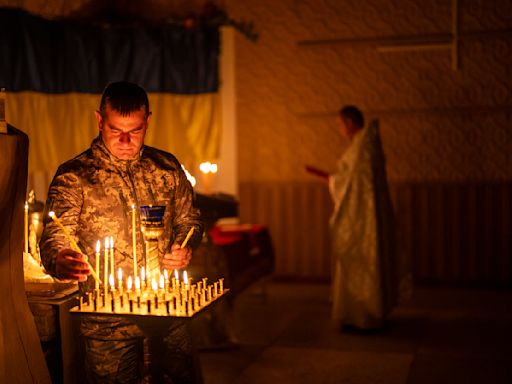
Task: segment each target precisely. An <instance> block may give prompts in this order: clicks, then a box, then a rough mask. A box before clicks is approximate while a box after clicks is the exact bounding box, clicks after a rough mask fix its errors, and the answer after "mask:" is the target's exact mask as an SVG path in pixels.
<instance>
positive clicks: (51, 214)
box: [48, 211, 55, 219]
mask: <svg viewBox="0 0 512 384" xmlns="http://www.w3.org/2000/svg"><path fill="white" fill-rule="evenodd" d="M48 216H50V217H51V218H52V219H53V218H54V217H55V212H53V211H50V212H48Z"/></svg>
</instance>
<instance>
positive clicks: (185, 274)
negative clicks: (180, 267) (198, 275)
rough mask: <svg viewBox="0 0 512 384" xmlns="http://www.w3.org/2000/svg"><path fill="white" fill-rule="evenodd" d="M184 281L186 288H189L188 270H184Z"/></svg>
mask: <svg viewBox="0 0 512 384" xmlns="http://www.w3.org/2000/svg"><path fill="white" fill-rule="evenodd" d="M183 283H184V284H185V288H188V275H187V271H183Z"/></svg>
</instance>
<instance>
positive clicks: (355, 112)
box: [340, 105, 364, 128]
mask: <svg viewBox="0 0 512 384" xmlns="http://www.w3.org/2000/svg"><path fill="white" fill-rule="evenodd" d="M340 116H341V117H342V118H344V119H349V120H352V121H353V122H354V124H355V125H357V126H358V127H359V128H363V127H364V116H363V112H361V111H360V110H359V108H357V107H356V106H353V105H346V106H344V107H343V108H341V109H340Z"/></svg>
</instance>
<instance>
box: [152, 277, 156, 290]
mask: <svg viewBox="0 0 512 384" xmlns="http://www.w3.org/2000/svg"><path fill="white" fill-rule="evenodd" d="M151 289H152V290H153V291H156V290H158V285H157V284H156V280H155V278H154V277H153V279H152V280H151Z"/></svg>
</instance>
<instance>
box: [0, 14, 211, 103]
mask: <svg viewBox="0 0 512 384" xmlns="http://www.w3.org/2000/svg"><path fill="white" fill-rule="evenodd" d="M218 54H219V31H218V28H217V27H213V26H200V27H198V28H194V29H185V28H184V27H182V26H179V25H165V26H151V27H148V26H144V27H142V26H138V27H99V26H90V25H82V24H78V23H70V22H63V21H50V20H46V19H43V18H40V17H36V16H33V15H30V14H28V13H26V12H24V11H20V10H15V9H0V57H1V59H0V87H5V88H6V90H7V92H17V91H36V92H43V93H67V92H84V93H101V92H102V91H103V88H104V87H105V85H106V84H107V83H108V82H111V81H118V80H128V81H133V82H135V83H138V84H140V85H142V86H143V87H144V88H145V89H146V90H147V91H148V92H166V93H174V94H198V93H208V92H216V91H217V88H218Z"/></svg>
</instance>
